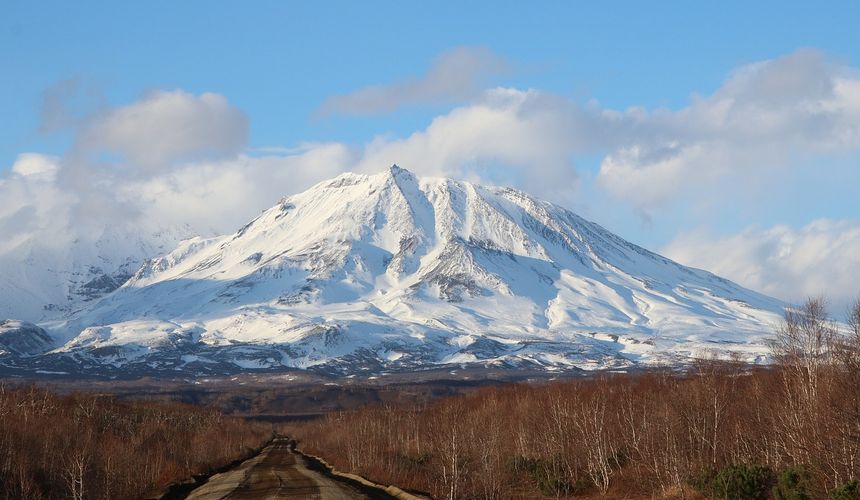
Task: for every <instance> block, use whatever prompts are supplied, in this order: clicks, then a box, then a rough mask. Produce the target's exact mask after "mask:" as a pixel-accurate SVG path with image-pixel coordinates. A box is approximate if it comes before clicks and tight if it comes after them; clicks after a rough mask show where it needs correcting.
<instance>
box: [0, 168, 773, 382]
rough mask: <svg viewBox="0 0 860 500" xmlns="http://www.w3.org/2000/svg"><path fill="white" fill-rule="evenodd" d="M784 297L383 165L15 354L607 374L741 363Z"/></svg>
mask: <svg viewBox="0 0 860 500" xmlns="http://www.w3.org/2000/svg"><path fill="white" fill-rule="evenodd" d="M782 306H783V305H782V304H781V303H780V302H779V301H777V300H775V299H771V298H768V297H765V296H763V295H760V294H758V293H755V292H752V291H750V290H746V289H744V288H742V287H740V286H738V285H736V284H734V283H732V282H730V281H727V280H725V279H722V278H720V277H718V276H715V275H713V274H711V273H708V272H705V271H701V270H696V269H690V268H687V267H684V266H682V265H679V264H677V263H675V262H673V261H671V260H668V259H666V258H664V257H661V256H659V255H656V254H654V253H652V252H649V251H647V250H645V249H643V248H640V247H638V246H636V245H633V244H631V243H628V242H627V241H625V240H623V239H621V238H619V237H618V236H615V235H614V234H612V233H610V232H608V231H607V230H605V229H603V228H602V227H600V226H598V225H596V224H594V223H591V222H589V221H587V220H585V219H583V218H581V217H579V216H577V215H576V214H574V213H572V212H570V211H568V210H566V209H564V208H561V207H559V206H557V205H554V204H551V203H548V202H544V201H540V200H537V199H535V198H532V197H531V196H529V195H527V194H525V193H523V192H520V191H517V190H514V189H510V188H496V187H482V186H478V185H474V184H470V183H467V182H458V181H454V180H450V179H435V178H420V179H419V178H417V177H415V176H414V175H413V174H411V173H410V172H408V171H406V170H404V169H401V168H398V167H396V166H395V167H391V168H390V169H387V170H386V171H384V172H383V173H380V174H378V175H370V176H368V175H356V174H344V175H341V176H339V177H337V178H335V179H332V180H329V181H326V182H323V183H320V184H318V185H316V186H314V187H312V188H311V189H309V190H307V191H305V192H303V193H300V194H297V195H294V196H289V197H286V198H284V199H282V200H281V201H280V202H279V203H278V204H277V205H275V206H274V207H272V208H270V209H268V210H266V211H264V212H263V213H262V214H261V215H260V216H259V217H257V218H256V219H254V220H253V221H251V222H250V223H249V224H247V225H246V226H245V227H243V228H241V229H240V230H239V231H237V232H236V233H234V234H230V235H226V236H221V237H216V238H209V239H202V238H196V239H191V240H187V241H184V242H183V243H182V244H180V246H179V247H178V248H176V249H175V250H174V251H172V252H170V253H168V254H166V255H163V256H162V257H159V258H155V259H152V260H149V261H147V262H146V263H145V264H144V265H143V266H142V267H141V268H140V269H138V270H137V271H136V272H135V273H134V275H133V276H132V277H131V278H130V279H129V280H128V281H127V282H125V283H124V284H123V285H122V286H121V287H120V288H119V289H117V290H116V291H114V292H113V293H111V294H109V295H107V296H106V297H104V298H103V299H101V300H100V301H98V302H97V303H95V304H93V305H91V306H89V307H87V308H86V309H84V310H82V311H80V312H78V313H76V314H74V315H73V316H71V317H70V318H68V319H66V320H64V321H61V322H55V323H51V324H46V325H43V326H44V327H45V328H46V329H47V330H48V332H49V333H50V335H52V337H53V339H54V347H55V348H54V349H53V350H52V351H51V352H49V353H47V354H43V355H40V356H34V357H30V358H27V360H28V361H27V363H29V364H30V365H31V366H41V367H43V368H44V367H47V366H52V367H54V368H55V369H56V367H57V366H63V367H67V368H68V367H82V368H83V369H85V370H113V371H125V372H128V371H134V372H140V371H143V372H149V371H156V372H158V371H171V372H176V371H179V372H189V373H230V372H236V371H241V370H248V369H265V370H281V369H289V368H314V369H317V370H322V371H327V372H336V373H360V372H368V371H369V372H379V371H387V370H403V369H416V368H431V367H444V366H446V365H461V364H475V363H477V364H482V365H491V366H504V367H507V366H512V367H516V366H520V367H524V366H527V367H531V368H535V367H539V368H546V369H551V370H556V369H573V368H582V369H608V368H623V367H631V366H635V365H638V364H647V363H654V362H661V363H662V362H669V363H677V362H682V361H683V360H685V359H689V358H691V357H695V356H699V355H703V354H706V353H707V351H718V352H720V353H722V354H726V353H728V352H730V351H732V352H736V353H738V354H740V355H741V356H743V357H745V358H746V359H748V360H751V361H755V360H762V359H763V357H764V356H765V355H766V353H767V348H766V340H767V338H768V337H769V335H770V332H772V331H773V327H774V325H775V324H776V322H777V321H778V320H779V315H780V313H781V311H782ZM16 359H18V358H16ZM21 359H23V358H21ZM0 362H3V363H7V364H18V365H20V364H21V363H24V361H21V360H20V359H19V360H17V361H9V360H5V361H3V360H0Z"/></svg>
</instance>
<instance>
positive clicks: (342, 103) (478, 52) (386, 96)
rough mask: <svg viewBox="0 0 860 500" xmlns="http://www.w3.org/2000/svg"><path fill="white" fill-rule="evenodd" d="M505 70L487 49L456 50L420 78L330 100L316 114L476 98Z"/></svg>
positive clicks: (374, 110) (504, 64) (387, 109)
mask: <svg viewBox="0 0 860 500" xmlns="http://www.w3.org/2000/svg"><path fill="white" fill-rule="evenodd" d="M508 69H509V64H508V63H507V62H506V61H505V59H504V58H502V57H501V56H499V55H497V54H495V53H494V52H493V51H492V50H490V49H489V48H487V47H456V48H453V49H451V50H448V51H446V52H444V53H442V54H441V55H439V56H438V57H437V58H436V59H435V60H434V61H433V63H432V64H431V66H430V68H429V69H428V70H427V72H426V73H425V74H424V75H423V76H421V77H420V78H414V79H408V80H404V81H400V82H395V83H392V84H389V85H374V86H370V87H365V88H362V89H359V90H356V91H354V92H350V93H349V94H343V95H338V96H334V97H331V98H329V99H327V100H326V101H325V102H324V103H323V104H322V106H320V108H319V110H318V113H319V114H322V115H326V114H331V113H342V114H352V115H369V114H376V113H386V112H390V111H394V110H396V109H398V108H400V107H402V106H405V105H412V104H421V103H431V104H437V103H447V102H452V101H462V100H466V99H470V98H473V97H475V96H476V95H478V94H479V93H480V92H481V91H482V90H483V88H484V86H485V84H486V83H487V80H488V79H489V78H490V77H492V76H494V75H498V74H500V73H503V72H505V71H507V70H508Z"/></svg>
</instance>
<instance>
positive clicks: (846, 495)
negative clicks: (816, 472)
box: [830, 479, 860, 500]
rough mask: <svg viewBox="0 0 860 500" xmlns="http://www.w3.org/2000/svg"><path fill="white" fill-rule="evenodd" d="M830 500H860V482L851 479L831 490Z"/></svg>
mask: <svg viewBox="0 0 860 500" xmlns="http://www.w3.org/2000/svg"><path fill="white" fill-rule="evenodd" d="M830 500H860V482H858V481H857V480H856V479H855V480H854V481H849V482H847V483H845V484H843V485H842V486H840V487H838V488H836V489H835V490H833V491H831V492H830Z"/></svg>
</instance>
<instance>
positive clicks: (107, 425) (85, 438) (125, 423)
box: [0, 386, 271, 499]
mask: <svg viewBox="0 0 860 500" xmlns="http://www.w3.org/2000/svg"><path fill="white" fill-rule="evenodd" d="M270 435H271V427H270V426H267V425H264V424H252V423H248V422H246V421H244V420H241V419H236V418H227V417H223V416H222V415H221V414H220V413H218V412H215V411H211V410H205V409H201V408H195V407H191V406H187V405H179V404H164V403H149V402H132V403H123V402H117V401H115V400H113V399H111V398H107V397H98V396H93V395H72V396H57V395H55V394H53V393H51V392H49V391H46V390H44V389H38V388H35V387H31V388H23V389H11V388H8V387H4V386H0V497H3V498H22V499H38V498H73V499H80V498H93V499H98V498H105V499H110V498H139V497H141V496H142V495H144V494H145V493H146V492H148V491H151V490H153V489H155V488H159V487H162V486H164V485H166V484H167V483H169V482H172V481H176V480H180V479H184V478H187V477H190V476H191V475H192V474H195V473H202V472H206V471H208V470H210V469H212V468H213V467H218V466H221V465H223V464H225V463H229V462H230V461H232V460H235V459H237V458H240V457H242V456H244V455H246V454H248V452H249V451H250V450H251V449H253V448H256V447H259V446H260V445H261V444H262V443H263V442H264V441H265V440H266V439H267V438H268V437H270Z"/></svg>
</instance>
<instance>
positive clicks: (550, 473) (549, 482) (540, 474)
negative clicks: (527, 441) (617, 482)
mask: <svg viewBox="0 0 860 500" xmlns="http://www.w3.org/2000/svg"><path fill="white" fill-rule="evenodd" d="M510 468H511V469H513V470H517V471H525V472H526V473H528V475H529V476H530V477H531V478H532V481H534V484H535V486H537V487H538V489H539V490H540V491H541V493H543V494H544V495H548V496H558V495H565V496H566V495H573V494H575V493H578V492H580V491H582V490H584V489H586V488H587V487H588V483H587V482H586V481H583V480H579V481H576V482H575V483H571V482H570V481H568V480H567V479H566V478H564V477H562V476H561V474H559V473H558V472H556V470H555V469H556V468H555V467H553V466H552V464H551V463H548V462H546V461H544V460H541V459H539V458H526V457H516V458H514V459H513V460H512V461H511V464H510Z"/></svg>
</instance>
